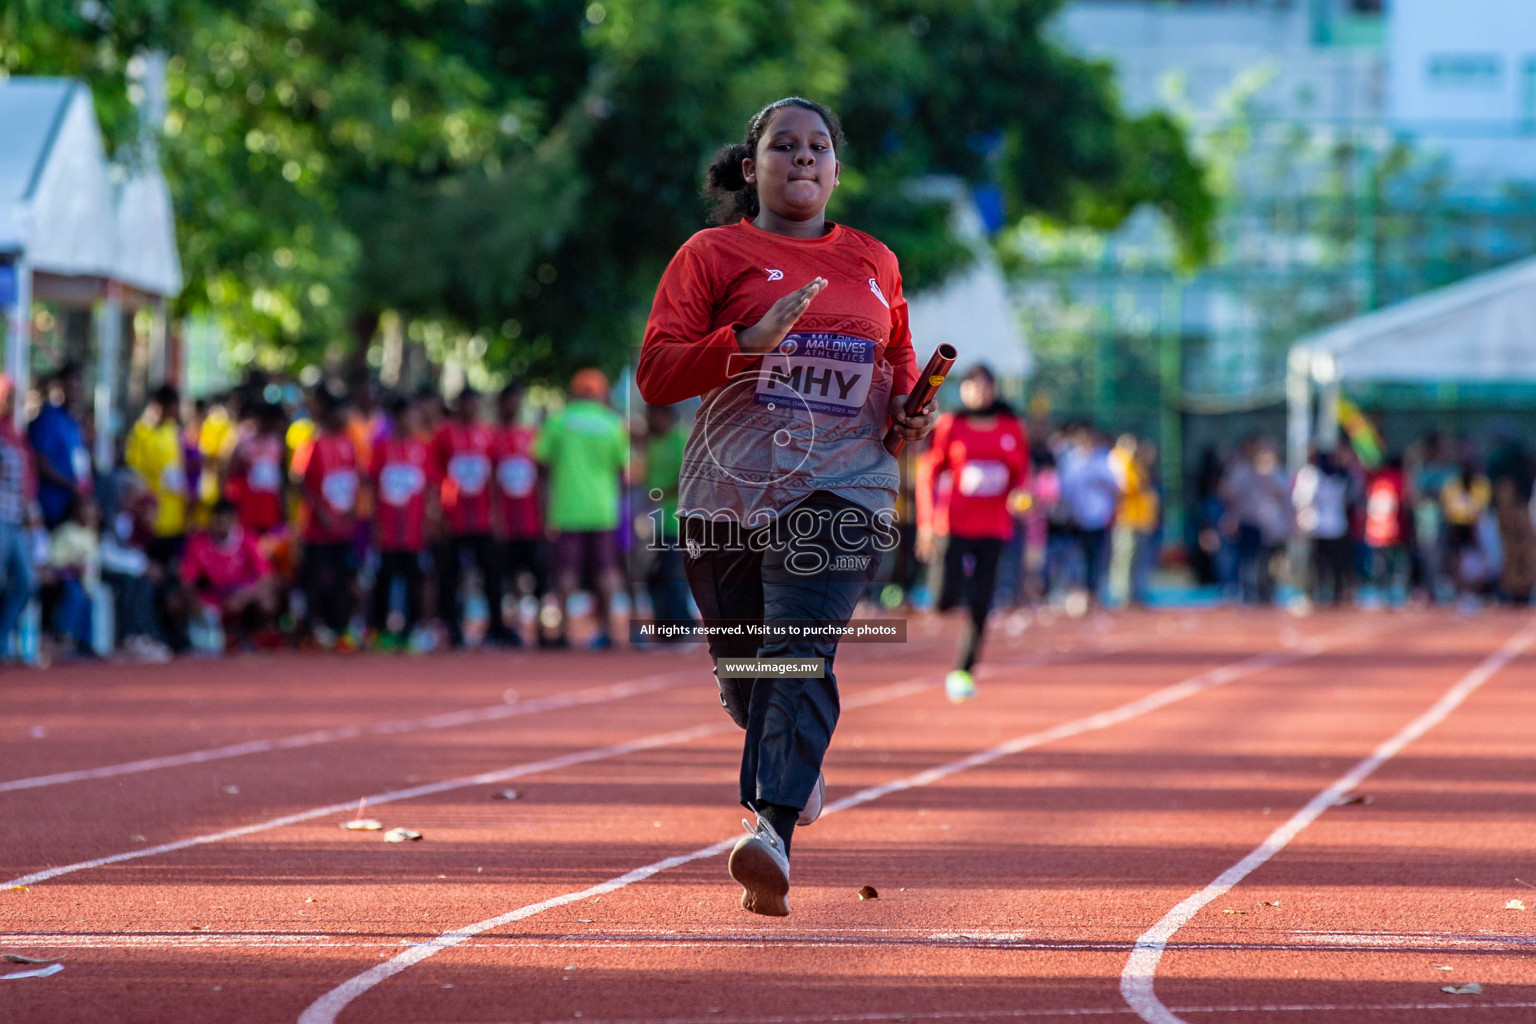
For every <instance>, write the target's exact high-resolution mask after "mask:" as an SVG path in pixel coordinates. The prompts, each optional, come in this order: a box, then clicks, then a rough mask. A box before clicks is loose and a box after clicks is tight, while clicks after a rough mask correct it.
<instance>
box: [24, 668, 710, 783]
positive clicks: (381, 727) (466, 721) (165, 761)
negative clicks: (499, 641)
mask: <svg viewBox="0 0 1536 1024" xmlns="http://www.w3.org/2000/svg"><path fill="white" fill-rule="evenodd" d="M698 676H699V673H698V670H697V669H678V670H677V671H676V672H666V673H663V674H661V675H655V676H647V677H646V678H644V679H637V680H634V681H633V682H625V683H614V684H612V685H610V686H594V687H592V688H591V689H587V690H577V691H576V692H575V693H562V694H556V695H554V696H550V697H536V698H534V699H533V700H528V701H520V702H518V703H515V704H507V703H505V702H503V703H501V704H491V705H488V706H486V707H480V708H466V709H464V710H463V711H448V712H444V713H442V714H437V715H427V716H425V717H423V718H407V719H402V720H399V721H394V722H375V723H374V724H372V725H342V726H337V727H335V728H333V729H317V730H316V731H314V732H305V733H298V734H297V735H294V736H283V737H279V738H277V739H271V740H250V741H248V742H245V743H231V744H228V745H227V746H222V747H209V748H207V749H205V750H189V751H187V752H186V753H182V754H168V755H166V756H165V757H146V758H144V759H143V760H139V761H126V762H124V763H122V764H110V765H103V766H102V767H100V768H82V769H79V770H78V771H69V772H55V773H53V774H51V775H34V776H32V777H31V778H26V779H11V780H10V781H8V782H0V793H12V792H15V791H17V790H22V789H38V788H41V787H43V786H58V785H61V784H63V783H66V782H83V781H85V780H87V779H110V778H113V777H114V776H118V775H134V774H137V773H139V772H152V771H157V770H159V769H161V768H177V767H180V766H182V765H188V764H202V763H203V762H205V761H222V760H224V759H226V758H231V757H244V756H246V755H247V754H264V753H268V752H270V751H274V750H298V749H301V748H303V747H315V746H320V745H322V744H325V743H339V742H342V741H343V740H355V739H360V738H362V737H364V736H399V735H401V734H402V733H410V732H423V731H426V730H430V729H452V728H456V727H457V726H461V725H478V724H480V723H482V722H500V721H503V720H505V719H508V718H520V717H522V716H523V715H536V714H540V713H542V712H545V711H558V710H560V709H562V708H575V707H584V706H586V705H589V704H601V703H603V702H605V701H610V700H622V699H623V698H625V697H635V696H639V695H641V694H646V693H655V692H656V691H657V690H666V689H671V688H672V687H674V686H682V685H684V684H685V683H688V682H690V681H696V680H697V679H698ZM669 680H670V681H669Z"/></svg>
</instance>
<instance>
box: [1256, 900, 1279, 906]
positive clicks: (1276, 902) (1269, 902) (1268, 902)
mask: <svg viewBox="0 0 1536 1024" xmlns="http://www.w3.org/2000/svg"><path fill="white" fill-rule="evenodd" d="M1279 905H1280V901H1279V900H1265V901H1264V902H1262V903H1260V904H1259V906H1261V907H1278V906H1279Z"/></svg>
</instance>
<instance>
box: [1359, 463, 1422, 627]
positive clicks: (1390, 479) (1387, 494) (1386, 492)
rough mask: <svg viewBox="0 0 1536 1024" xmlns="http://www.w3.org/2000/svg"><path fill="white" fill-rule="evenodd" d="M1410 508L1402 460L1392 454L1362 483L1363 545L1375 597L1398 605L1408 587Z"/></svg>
mask: <svg viewBox="0 0 1536 1024" xmlns="http://www.w3.org/2000/svg"><path fill="white" fill-rule="evenodd" d="M1412 509H1413V502H1411V501H1410V500H1408V479H1407V477H1406V476H1405V475H1404V473H1403V460H1402V458H1401V457H1400V456H1395V455H1394V456H1393V457H1391V458H1389V459H1388V460H1387V461H1386V462H1385V463H1384V464H1383V465H1382V467H1381V468H1380V469H1378V470H1376V471H1375V472H1373V473H1372V474H1371V475H1370V478H1369V479H1368V480H1367V482H1366V485H1365V545H1366V547H1367V548H1368V549H1369V550H1370V553H1371V562H1370V573H1371V585H1372V587H1374V588H1375V590H1376V597H1377V599H1378V600H1381V601H1384V602H1386V603H1388V604H1392V605H1398V604H1401V603H1402V602H1403V600H1404V599H1405V597H1406V594H1407V590H1408V568H1409V566H1408V550H1409V540H1410V539H1411V538H1410V534H1411V532H1412V529H1413V518H1412V515H1413V513H1412Z"/></svg>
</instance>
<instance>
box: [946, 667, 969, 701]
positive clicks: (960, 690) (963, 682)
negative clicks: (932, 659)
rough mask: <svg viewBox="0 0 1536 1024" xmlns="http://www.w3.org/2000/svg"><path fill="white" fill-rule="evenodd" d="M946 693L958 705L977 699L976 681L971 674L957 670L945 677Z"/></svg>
mask: <svg viewBox="0 0 1536 1024" xmlns="http://www.w3.org/2000/svg"><path fill="white" fill-rule="evenodd" d="M944 692H945V693H946V694H948V696H949V699H950V700H951V701H953V702H954V703H956V704H959V703H961V702H963V701H968V700H975V699H976V680H974V679H972V678H971V674H970V673H969V672H964V671H962V670H960V669H955V670H954V671H953V672H951V673H950V674H949V675H947V676H945V677H944Z"/></svg>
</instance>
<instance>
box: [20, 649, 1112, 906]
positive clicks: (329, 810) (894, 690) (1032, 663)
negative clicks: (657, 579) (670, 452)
mask: <svg viewBox="0 0 1536 1024" xmlns="http://www.w3.org/2000/svg"><path fill="white" fill-rule="evenodd" d="M1134 646H1136V641H1134V640H1132V639H1129V638H1128V639H1126V640H1124V641H1120V642H1117V643H1113V644H1105V645H1103V646H1102V647H1100V648H1097V649H1090V650H1086V651H1079V652H1072V653H1070V654H1068V655H1063V656H1061V657H1051V656H1043V657H1030V658H1022V659H1018V660H1015V661H1013V662H1010V663H1009V664H1008V667H1009V668H1010V669H1020V668H1034V667H1040V666H1043V665H1049V664H1053V663H1059V662H1070V661H1076V660H1092V659H1093V658H1095V657H1102V656H1105V655H1110V654H1119V653H1122V652H1123V651H1124V650H1125V649H1127V648H1130V647H1134ZM1002 671H1004V669H1003V667H1002V666H998V667H996V668H991V669H983V673H986V674H991V672H1002ZM692 674H693V675H694V676H697V673H692ZM655 678H658V679H659V678H662V677H659V676H658V677H655ZM632 685H638V684H632ZM937 685H938V684H937V683H935V682H932V681H930V677H928V676H918V677H914V678H912V679H909V680H906V681H904V682H900V683H892V684H890V685H889V686H882V687H879V688H877V689H875V690H871V691H870V692H868V693H864V694H859V695H855V696H853V697H850V698H848V699H847V700H845V701H844V702H843V706H844V707H847V708H856V707H863V706H865V705H868V704H879V703H883V702H885V701H889V700H898V699H900V698H902V697H907V696H911V695H912V694H915V693H920V692H922V691H924V690H929V689H933V688H935V687H936V686H937ZM530 703H531V702H530ZM735 728H736V727H735V725H734V724H733V723H731V722H729V721H725V722H719V723H716V724H715V725H710V726H700V727H698V728H696V729H684V730H680V731H673V732H666V733H660V734H657V735H653V736H649V737H646V738H644V739H639V740H634V741H631V742H628V743H617V744H613V745H612V746H607V747H598V748H595V749H592V750H585V751H581V752H579V753H574V754H566V755H563V756H561V757H555V758H549V759H547V760H543V761H534V762H532V763H529V764H523V765H514V766H512V767H510V768H504V769H501V770H499V771H494V772H486V773H483V774H480V775H471V776H468V777H464V778H458V779H448V780H446V781H443V782H431V783H426V784H423V785H420V786H414V787H412V788H410V789H397V790H392V791H390V792H387V793H376V794H373V795H371V796H368V797H367V798H366V799H367V801H368V802H369V803H370V804H385V803H394V802H396V801H399V800H410V799H412V798H414V797H418V796H431V795H434V794H437V793H444V792H449V791H451V790H455V789H463V788H465V787H468V786H478V785H485V784H489V783H493V782H505V781H507V780H508V779H515V778H521V777H523V776H525V775H533V774H535V773H538V772H546V771H554V770H557V769H560V768H568V767H570V766H572V765H578V764H586V763H589V762H591V761H602V760H606V759H608V758H613V757H622V756H624V755H626V754H633V753H637V752H639V751H643V750H652V749H655V748H657V747H666V746H673V745H675V744H679V743H687V742H689V741H690V740H695V739H700V738H702V737H705V736H711V735H715V734H717V733H722V732H730V731H732V730H733V729H735ZM355 806H356V805H355V804H353V802H352V801H351V800H348V801H346V802H344V803H336V804H327V805H325V806H324V807H315V808H311V809H310V810H307V811H300V812H297V813H295V814H287V815H283V816H282V817H278V818H269V819H267V820H266V821H260V822H256V823H254V824H251V825H242V826H240V827H238V828H232V829H225V830H223V831H220V832H211V833H207V834H204V835H200V836H192V837H189V838H187V839H178V840H176V841H174V842H170V843H161V844H160V845H158V846H146V847H143V848H142V849H137V850H127V851H124V852H123V853H116V854H112V855H110V856H106V857H97V858H94V859H92V860H83V861H78V862H76V863H74V864H66V865H63V866H61V867H55V868H47V869H45V870H42V871H37V872H34V873H32V874H30V875H22V876H21V877H20V878H13V879H11V880H10V881H8V882H4V883H0V886H7V887H8V886H13V885H33V884H35V883H37V882H44V881H47V880H48V879H50V878H58V877H59V876H61V875H68V874H73V873H74V872H76V871H85V870H87V869H90V868H99V867H105V866H107V865H109V864H120V863H122V862H123V861H130V860H139V859H141V858H144V857H154V856H158V855H160V854H162V853H174V852H176V851H177V850H185V849H188V848H189V847H193V846H206V845H207V844H209V843H217V842H222V841H223V840H225V839H238V838H240V837H241V836H248V835H254V834H255V833H258V832H266V831H268V830H270V829H275V828H282V827H283V826H285V825H296V824H299V823H301V822H305V821H312V820H314V819H316V818H323V817H326V816H328V815H331V814H336V813H339V812H340V811H349V810H352V809H353V808H354V807H355Z"/></svg>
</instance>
